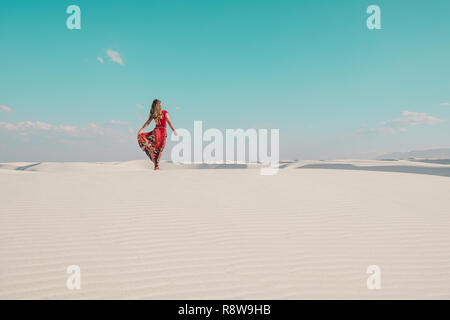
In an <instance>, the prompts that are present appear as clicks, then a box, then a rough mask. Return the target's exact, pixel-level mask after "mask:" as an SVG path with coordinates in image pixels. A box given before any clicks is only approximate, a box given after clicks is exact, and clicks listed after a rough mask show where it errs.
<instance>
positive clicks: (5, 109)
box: [0, 105, 12, 113]
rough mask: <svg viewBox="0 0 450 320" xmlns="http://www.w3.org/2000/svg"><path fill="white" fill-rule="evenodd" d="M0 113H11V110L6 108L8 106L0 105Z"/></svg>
mask: <svg viewBox="0 0 450 320" xmlns="http://www.w3.org/2000/svg"><path fill="white" fill-rule="evenodd" d="M0 111H1V112H6V113H9V112H11V111H12V109H11V108H10V107H8V106H2V105H0Z"/></svg>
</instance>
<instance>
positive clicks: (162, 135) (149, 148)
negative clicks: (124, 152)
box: [138, 99, 178, 170]
mask: <svg viewBox="0 0 450 320" xmlns="http://www.w3.org/2000/svg"><path fill="white" fill-rule="evenodd" d="M152 120H155V125H156V126H155V129H153V130H152V131H150V132H147V133H143V132H144V129H145V127H147V126H148V125H149V124H150V122H152ZM167 123H168V124H169V126H170V128H171V129H172V131H173V133H174V134H175V135H176V136H177V135H178V134H177V132H176V131H175V129H174V128H173V125H172V122H170V119H169V114H168V112H167V111H166V110H162V108H161V101H159V100H158V99H155V100H153V103H152V108H151V109H150V116H149V117H148V120H147V122H146V123H144V125H143V127H142V128H141V129H140V130H139V132H138V142H139V147H141V149H142V151H144V152H145V153H146V154H147V156H148V157H149V158H150V160H152V162H153V164H154V165H155V170H159V159H160V158H161V154H162V152H163V150H164V147H165V146H166V136H167V131H166V126H167Z"/></svg>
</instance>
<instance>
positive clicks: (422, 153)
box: [376, 148, 450, 160]
mask: <svg viewBox="0 0 450 320" xmlns="http://www.w3.org/2000/svg"><path fill="white" fill-rule="evenodd" d="M411 158H420V159H450V148H442V149H430V150H415V151H409V152H393V153H387V154H383V155H380V156H377V157H376V159H378V160H381V159H398V160H406V159H411Z"/></svg>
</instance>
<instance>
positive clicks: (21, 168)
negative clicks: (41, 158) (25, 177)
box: [16, 162, 41, 171]
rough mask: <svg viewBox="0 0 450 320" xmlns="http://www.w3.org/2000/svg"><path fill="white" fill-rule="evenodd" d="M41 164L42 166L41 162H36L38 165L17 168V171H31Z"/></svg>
mask: <svg viewBox="0 0 450 320" xmlns="http://www.w3.org/2000/svg"><path fill="white" fill-rule="evenodd" d="M40 164H41V163H40V162H36V163H33V164H29V165H27V166H23V167H17V168H16V170H18V171H25V170H27V169H30V168H32V167H35V166H38V165H40Z"/></svg>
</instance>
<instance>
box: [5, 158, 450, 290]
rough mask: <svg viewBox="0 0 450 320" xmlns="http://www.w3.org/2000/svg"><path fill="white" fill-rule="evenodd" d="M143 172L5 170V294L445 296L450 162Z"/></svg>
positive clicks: (26, 166)
mask: <svg viewBox="0 0 450 320" xmlns="http://www.w3.org/2000/svg"><path fill="white" fill-rule="evenodd" d="M324 164H325V165H328V167H323V165H324ZM336 164H340V165H345V166H334V167H333V166H330V165H336ZM311 165H313V166H311ZM383 166H386V168H385V169H386V170H387V171H383V168H381V167H383ZM395 166H396V167H395ZM150 167H151V166H150V163H149V161H130V162H123V163H120V162H111V163H5V164H0V179H1V187H0V188H1V192H0V195H1V196H0V197H1V198H0V199H1V203H0V211H1V213H0V298H2V299H125V298H126V299H166V298H167V299H305V298H306V299H308V298H311V299H312V298H322V299H334V298H339V299H398V298H405V299H416V298H418V299H430V298H439V299H441V298H443V299H449V298H450V276H449V275H450V197H449V194H450V192H449V191H450V178H449V176H448V175H446V174H447V173H448V172H449V171H448V170H450V165H441V164H433V163H421V162H410V161H392V162H391V161H351V160H343V161H334V162H320V161H308V162H294V161H286V162H283V163H282V165H281V168H282V169H280V170H279V173H278V174H277V175H274V176H262V175H260V174H259V170H252V169H241V168H239V167H233V166H229V167H227V169H221V167H220V166H219V169H217V166H216V167H211V166H210V167H208V166H201V165H189V166H188V165H181V166H180V165H176V164H172V163H163V164H162V169H163V170H161V171H157V172H155V171H153V170H150ZM299 167H301V168H300V169H299ZM393 167H395V168H393ZM202 168H216V169H210V170H208V169H206V170H197V169H202ZM230 168H231V169H232V170H231V169H230ZM249 168H259V166H258V165H250V166H249ZM405 168H406V169H405ZM415 168H419V169H415ZM397 169H398V170H397ZM395 170H397V171H398V172H396V171H395ZM417 170H419V171H417ZM420 170H421V171H420ZM410 172H415V173H410ZM419 173H420V174H419ZM69 265H78V266H80V268H81V289H80V290H68V289H67V288H66V279H67V277H68V274H66V268H67V266H69ZM369 265H378V266H379V267H380V268H381V289H380V290H369V289H368V288H367V286H366V280H367V278H368V276H369V275H368V274H366V269H367V267H368V266H369Z"/></svg>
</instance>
